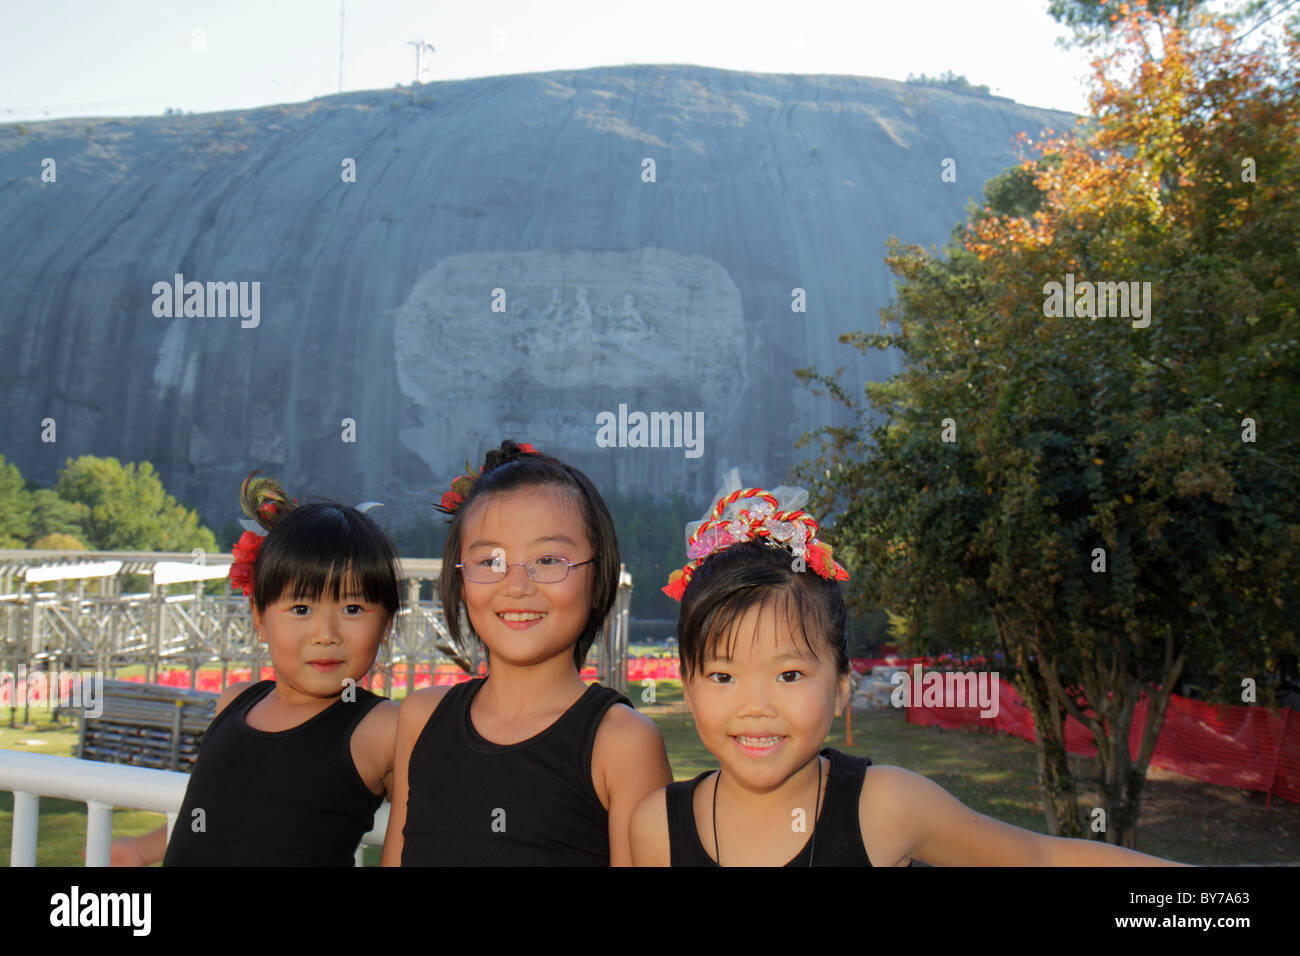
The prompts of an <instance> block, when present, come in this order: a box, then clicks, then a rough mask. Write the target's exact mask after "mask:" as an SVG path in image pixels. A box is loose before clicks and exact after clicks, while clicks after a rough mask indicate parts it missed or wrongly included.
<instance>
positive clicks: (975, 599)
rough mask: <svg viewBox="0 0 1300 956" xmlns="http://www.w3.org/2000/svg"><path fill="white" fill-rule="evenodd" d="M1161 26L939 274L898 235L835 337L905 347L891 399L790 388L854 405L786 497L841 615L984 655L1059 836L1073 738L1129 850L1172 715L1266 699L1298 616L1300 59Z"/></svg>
mask: <svg viewBox="0 0 1300 956" xmlns="http://www.w3.org/2000/svg"><path fill="white" fill-rule="evenodd" d="M1179 22H1180V21H1179V20H1178V18H1177V17H1175V16H1174V15H1172V14H1168V13H1165V14H1151V13H1149V12H1148V11H1146V10H1145V9H1144V8H1142V7H1140V6H1135V7H1134V8H1132V9H1130V10H1128V11H1127V13H1126V15H1124V16H1123V17H1120V18H1119V19H1118V21H1117V22H1116V24H1115V28H1114V31H1113V34H1112V36H1111V42H1110V44H1109V45H1108V47H1107V49H1106V50H1105V55H1103V56H1100V57H1099V58H1098V60H1097V64H1096V67H1097V74H1096V78H1095V83H1094V87H1093V93H1092V97H1091V103H1092V116H1091V117H1090V118H1089V119H1088V121H1087V122H1086V123H1084V124H1082V125H1081V126H1080V128H1079V129H1078V130H1077V131H1076V132H1075V133H1073V134H1067V135H1056V134H1052V135H1049V136H1048V137H1047V138H1046V139H1044V140H1042V141H1040V142H1037V143H1031V142H1030V141H1029V140H1028V139H1027V138H1026V139H1024V141H1023V143H1022V149H1023V151H1024V155H1025V158H1024V161H1023V163H1022V164H1021V165H1020V166H1018V167H1015V168H1013V169H1011V170H1009V171H1008V172H1006V173H1004V174H1003V175H1002V176H1000V177H998V178H996V179H995V180H993V181H992V182H990V183H989V184H988V186H987V187H986V189H985V202H984V204H983V205H982V206H979V207H977V208H974V209H972V211H971V213H970V215H969V217H968V221H967V222H966V223H964V224H962V225H961V226H959V227H958V229H957V230H956V231H955V233H954V238H953V241H952V242H951V243H950V244H949V245H948V247H947V248H946V250H945V251H944V254H939V253H938V252H936V251H933V250H931V251H927V250H925V249H922V248H919V247H915V246H904V245H902V244H901V243H899V242H897V241H896V240H892V241H891V245H890V254H889V256H888V258H887V262H888V265H889V267H890V269H891V270H892V272H893V273H894V275H895V276H896V280H897V301H896V302H895V303H894V304H893V305H892V306H891V307H890V308H888V309H886V310H885V312H884V314H883V315H882V319H883V322H882V331H881V332H879V333H866V332H857V333H852V334H849V335H846V336H843V337H841V341H843V342H846V343H847V344H850V345H852V346H854V347H856V348H858V349H861V350H865V349H873V348H874V349H886V348H897V349H899V350H900V351H901V352H902V353H903V356H904V363H905V367H904V370H903V372H902V373H901V374H900V375H899V376H898V377H897V378H896V379H894V380H892V381H889V382H885V383H878V384H875V383H872V384H868V385H867V387H866V390H865V395H864V396H862V397H861V398H859V397H858V396H857V395H855V394H854V393H853V391H852V390H850V388H848V387H846V386H845V385H844V384H843V383H842V382H841V381H840V377H839V376H838V375H826V374H821V373H818V372H817V371H816V370H815V369H805V370H801V371H800V372H799V373H798V374H800V376H801V377H802V378H803V379H804V380H805V381H806V382H807V383H808V384H809V385H810V386H812V387H814V388H817V389H819V390H821V389H825V390H828V391H829V392H830V393H831V394H832V395H834V396H835V397H836V398H837V399H839V400H840V401H841V402H843V403H844V404H845V405H846V406H847V407H848V408H849V409H851V410H852V412H853V415H852V424H850V425H848V426H845V427H827V428H823V429H821V430H819V431H818V432H816V433H815V434H814V435H811V436H805V439H806V440H807V441H810V442H816V443H817V445H818V450H819V454H818V455H817V456H816V457H814V458H813V459H812V460H810V461H809V462H808V463H807V464H806V465H805V466H803V467H802V468H801V469H800V474H799V477H800V479H801V480H802V481H804V482H805V483H806V484H808V485H809V486H810V487H812V488H813V489H814V493H815V502H816V504H817V507H819V508H820V510H821V511H822V512H823V513H831V512H834V513H835V514H836V519H835V523H834V527H833V530H832V531H830V532H828V537H830V538H831V540H832V541H833V543H834V544H835V547H836V552H837V554H842V555H843V556H844V560H845V563H846V564H848V566H849V567H850V568H852V569H854V570H855V571H856V572H857V573H856V574H855V581H854V584H853V590H852V591H851V594H852V599H853V601H854V603H855V606H856V607H858V608H859V609H865V608H875V607H883V608H887V609H888V610H889V611H890V612H891V613H892V614H894V615H897V617H898V621H899V627H900V630H901V631H902V632H903V633H904V634H905V636H906V637H907V639H908V640H909V641H910V643H911V646H912V647H914V648H918V649H925V650H939V649H943V650H957V651H968V652H971V653H980V654H984V655H990V654H995V653H1000V654H1001V655H1002V660H1003V662H1004V663H1003V667H1004V669H1005V670H1007V671H1009V672H1010V673H1011V675H1012V679H1013V681H1014V682H1015V684H1016V686H1017V687H1018V689H1019V690H1020V691H1021V693H1022V695H1023V696H1024V697H1025V698H1026V702H1027V703H1028V704H1029V706H1030V708H1031V710H1032V712H1033V715H1034V719H1035V724H1036V727H1037V729H1038V734H1037V737H1038V745H1039V748H1040V771H1041V775H1042V779H1043V785H1044V810H1045V814H1046V816H1047V820H1048V824H1049V827H1050V828H1051V830H1052V832H1059V833H1062V834H1065V835H1069V836H1083V835H1086V832H1087V831H1086V828H1085V827H1084V826H1083V821H1082V817H1081V815H1080V812H1079V808H1078V806H1077V801H1076V799H1075V784H1074V780H1073V777H1072V776H1071V772H1070V767H1069V764H1068V761H1067V760H1066V755H1065V750H1064V737H1063V721H1064V718H1065V716H1066V715H1067V714H1069V715H1073V716H1074V717H1075V718H1076V719H1079V720H1080V722H1081V723H1083V725H1084V726H1085V727H1087V728H1088V729H1089V730H1090V731H1091V732H1092V734H1093V737H1094V739H1095V740H1096V743H1097V747H1098V756H1099V760H1100V763H1101V768H1102V769H1101V780H1100V781H1099V786H1100V790H1101V794H1102V804H1103V807H1104V808H1105V809H1106V811H1107V813H1106V816H1107V819H1108V820H1109V827H1108V829H1107V831H1106V833H1105V839H1107V840H1110V841H1112V842H1122V843H1125V844H1126V845H1130V846H1131V845H1132V844H1133V841H1134V839H1135V834H1136V824H1137V818H1138V813H1139V809H1140V794H1141V787H1142V783H1143V781H1144V779H1145V774H1146V770H1147V766H1148V763H1149V760H1150V756H1151V751H1152V749H1153V748H1154V745H1155V739H1156V736H1157V734H1158V733H1159V728H1160V726H1161V723H1162V720H1163V714H1164V708H1165V706H1166V705H1167V702H1168V698H1169V694H1170V693H1171V692H1172V691H1173V689H1174V687H1175V686H1178V685H1179V684H1180V682H1184V683H1185V682H1186V681H1188V680H1189V679H1190V680H1194V681H1195V683H1196V686H1197V687H1199V688H1201V689H1202V691H1203V693H1204V695H1205V696H1207V697H1209V698H1212V699H1215V700H1219V701H1222V702H1225V703H1226V702H1233V701H1235V702H1236V703H1240V702H1241V696H1240V695H1241V686H1242V680H1243V678H1247V677H1249V678H1253V679H1255V680H1257V681H1258V683H1259V684H1260V687H1261V697H1262V699H1265V700H1270V701H1271V700H1273V699H1274V698H1273V697H1272V696H1271V695H1272V694H1273V693H1274V692H1275V691H1276V688H1277V681H1278V675H1279V673H1280V671H1281V670H1282V662H1283V661H1284V660H1288V659H1289V660H1292V661H1293V660H1294V655H1295V654H1296V652H1297V638H1296V625H1295V620H1296V617H1297V609H1298V607H1300V594H1298V593H1297V581H1298V580H1300V573H1297V572H1298V571H1300V567H1298V565H1297V558H1296V550H1297V549H1296V546H1297V544H1300V507H1298V506H1297V502H1296V501H1295V495H1294V488H1295V482H1296V478H1297V475H1300V447H1298V443H1297V439H1296V437H1295V436H1296V435H1297V429H1298V427H1300V421H1297V416H1298V415H1300V317H1298V316H1297V308H1298V307H1300V289H1298V288H1297V284H1296V283H1297V276H1300V268H1297V267H1298V266H1300V261H1297V256H1298V255H1300V253H1298V251H1297V244H1296V242H1295V237H1296V236H1297V235H1300V191H1298V190H1297V188H1296V187H1297V185H1300V156H1298V155H1297V151H1296V149H1295V144H1296V142H1300V68H1298V66H1297V63H1298V57H1297V54H1298V52H1300V50H1298V42H1300V41H1297V40H1296V38H1294V37H1292V38H1291V39H1290V41H1289V42H1288V43H1287V44H1286V45H1285V46H1283V47H1271V46H1267V45H1265V46H1260V47H1256V48H1255V49H1253V50H1247V49H1245V48H1244V47H1243V46H1242V45H1239V44H1235V43H1234V42H1233V38H1234V34H1233V31H1232V28H1231V26H1230V25H1229V24H1227V23H1224V22H1220V23H1217V24H1216V23H1211V22H1210V21H1209V20H1207V19H1204V18H1196V17H1189V18H1187V22H1188V24H1189V25H1187V26H1180V25H1179ZM1157 40H1158V42H1157ZM1156 48H1158V49H1159V55H1158V56H1153V55H1152V51H1153V50H1154V49H1156ZM1067 290H1068V291H1067ZM1065 299H1068V305H1066V304H1065V302H1064V301H1063V300H1065ZM1143 311H1145V313H1146V314H1145V316H1144V315H1143V314H1142V313H1143ZM895 327H896V331H885V330H886V329H891V328H895ZM1143 696H1145V697H1146V699H1147V700H1148V702H1149V704H1150V708H1149V711H1148V719H1147V720H1146V723H1145V726H1144V732H1143V735H1142V740H1141V745H1140V748H1139V752H1138V753H1137V755H1136V756H1133V755H1132V754H1130V752H1129V748H1128V739H1129V730H1130V727H1131V725H1132V721H1133V718H1134V709H1135V706H1136V704H1137V702H1138V700H1139V699H1140V698H1141V697H1143Z"/></svg>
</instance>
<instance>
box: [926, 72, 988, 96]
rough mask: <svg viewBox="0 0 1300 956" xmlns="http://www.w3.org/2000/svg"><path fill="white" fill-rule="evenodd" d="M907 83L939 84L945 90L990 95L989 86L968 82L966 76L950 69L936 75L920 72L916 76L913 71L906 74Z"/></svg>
mask: <svg viewBox="0 0 1300 956" xmlns="http://www.w3.org/2000/svg"><path fill="white" fill-rule="evenodd" d="M907 82H908V83H916V84H918V85H920V86H939V87H942V88H943V89H945V90H952V91H953V92H955V93H970V94H973V95H975V96H991V95H992V93H990V92H989V88H988V87H987V86H986V85H984V84H983V83H980V84H978V85H976V84H974V83H972V82H970V81H969V80H968V79H966V77H964V76H961V75H960V74H957V73H954V72H952V71H951V70H944V71H943V72H942V73H940V74H939V75H938V76H926V75H925V74H924V73H922V74H921V75H920V76H917V75H916V74H915V73H909V74H907Z"/></svg>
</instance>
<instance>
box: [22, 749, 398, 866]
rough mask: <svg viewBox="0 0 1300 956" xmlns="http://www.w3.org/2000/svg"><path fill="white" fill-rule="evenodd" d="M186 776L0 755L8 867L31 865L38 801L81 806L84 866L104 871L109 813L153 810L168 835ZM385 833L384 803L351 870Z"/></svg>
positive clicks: (109, 834)
mask: <svg viewBox="0 0 1300 956" xmlns="http://www.w3.org/2000/svg"><path fill="white" fill-rule="evenodd" d="M189 779H190V776H189V774H186V773H176V772H174V771H171V770H150V769H148V768H147V767H125V766H122V765H120V764H111V763H99V762H98V761H94V760H78V759H76V758H74V757H55V756H51V755H49V754H28V753H21V752H19V751H14V750H0V790H10V791H12V792H13V795H14V813H13V835H12V838H11V840H10V844H9V865H10V866H35V865H36V840H37V824H38V822H39V817H40V800H41V797H57V798H58V799H61V800H76V801H80V802H82V803H85V804H86V866H108V865H109V851H110V847H111V844H112V838H113V808H114V807H125V808H128V809H132V810H152V811H153V812H155V813H163V814H166V816H167V832H168V833H171V829H172V827H173V826H175V825H176V815H177V814H178V813H179V812H180V809H181V803H182V802H184V800H185V785H186V784H187V783H188V782H189ZM387 829H388V801H387V800H385V801H384V803H383V804H382V805H381V806H380V808H379V809H378V810H377V811H376V812H375V825H374V828H373V829H371V831H370V832H369V833H367V834H366V835H365V836H363V837H362V838H361V845H360V846H358V847H357V852H356V865H357V866H361V865H362V851H363V849H364V847H366V846H382V845H383V843H384V832H385V831H386V830H387Z"/></svg>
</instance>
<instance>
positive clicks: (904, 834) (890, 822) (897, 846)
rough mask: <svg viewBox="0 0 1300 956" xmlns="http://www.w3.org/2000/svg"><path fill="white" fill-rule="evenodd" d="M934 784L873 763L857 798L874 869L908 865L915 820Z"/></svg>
mask: <svg viewBox="0 0 1300 956" xmlns="http://www.w3.org/2000/svg"><path fill="white" fill-rule="evenodd" d="M933 787H934V784H933V783H931V782H930V781H929V780H927V779H926V778H925V777H923V776H921V775H920V774H919V773H913V772H912V771H911V770H905V769H904V768H902V767H894V766H891V765H889V764H872V765H871V766H870V767H868V768H867V770H866V776H865V777H864V779H863V781H862V792H861V794H859V796H858V821H859V824H860V826H861V829H862V843H863V847H864V849H865V850H866V851H867V858H868V859H870V860H871V865H872V866H906V865H907V864H908V863H909V862H911V851H912V849H913V847H914V845H915V842H916V837H915V828H914V826H913V821H914V819H915V814H916V813H917V812H919V811H918V807H919V806H923V805H924V803H925V799H926V797H927V796H928V795H929V789H930V788H933Z"/></svg>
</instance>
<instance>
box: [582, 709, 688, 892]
mask: <svg viewBox="0 0 1300 956" xmlns="http://www.w3.org/2000/svg"><path fill="white" fill-rule="evenodd" d="M591 770H592V774H591V775H592V778H593V782H596V784H597V789H596V792H597V794H598V795H600V796H601V797H602V799H603V801H604V802H605V805H606V808H607V809H608V810H609V864H610V866H631V865H632V847H631V833H630V828H631V823H632V814H633V812H634V811H635V810H636V808H637V807H638V806H640V804H641V801H642V800H644V799H645V798H646V795H647V794H649V793H650V792H651V791H653V790H657V789H658V788H660V787H665V786H667V785H668V784H670V783H672V782H673V772H672V769H671V768H670V767H669V766H668V752H667V751H666V750H665V749H664V738H663V735H662V734H661V733H659V727H658V726H657V725H656V724H655V722H654V721H653V720H651V719H650V718H649V717H646V716H645V715H643V714H638V713H637V712H636V711H635V710H632V709H631V708H630V707H624V706H623V705H621V704H615V705H614V706H613V707H611V708H609V710H607V711H606V712H605V716H604V718H603V719H602V720H601V722H600V728H599V729H598V730H597V731H596V742H595V744H594V745H593V746H592V753H591ZM602 784H603V788H602V786H601V785H602Z"/></svg>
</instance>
